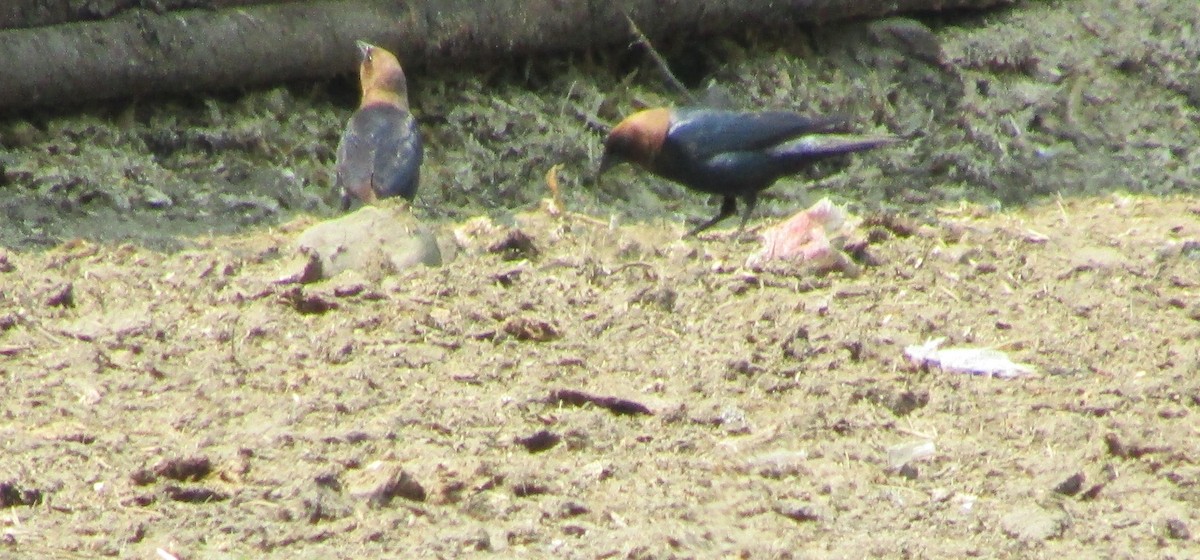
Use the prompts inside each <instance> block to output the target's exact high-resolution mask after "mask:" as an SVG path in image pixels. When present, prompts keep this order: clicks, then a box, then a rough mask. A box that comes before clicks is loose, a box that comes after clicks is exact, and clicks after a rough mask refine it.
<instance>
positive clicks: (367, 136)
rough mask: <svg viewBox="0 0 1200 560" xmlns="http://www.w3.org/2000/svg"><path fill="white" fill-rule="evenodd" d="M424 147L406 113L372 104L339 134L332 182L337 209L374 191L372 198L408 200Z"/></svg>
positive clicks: (410, 198)
mask: <svg viewBox="0 0 1200 560" xmlns="http://www.w3.org/2000/svg"><path fill="white" fill-rule="evenodd" d="M423 157H424V147H423V146H422V144H421V135H420V132H419V131H418V129H417V121H416V119H414V118H413V116H412V114H411V113H409V112H408V111H407V110H405V109H402V108H400V107H396V106H395V105H390V104H382V103H381V104H375V105H369V106H366V107H363V108H361V109H359V110H358V111H356V112H355V113H354V115H353V116H352V117H350V122H349V123H348V124H347V126H346V131H345V132H344V133H343V134H342V140H341V143H340V144H339V145H338V152H337V161H338V165H337V183H338V185H339V186H340V187H341V188H342V205H343V207H349V205H350V203H351V197H352V196H354V195H355V193H357V194H358V196H359V197H360V198H364V197H365V196H366V195H367V191H373V196H374V197H377V198H389V197H394V196H399V197H403V198H405V199H408V200H412V199H413V197H414V196H416V194H417V184H418V183H419V182H420V174H421V160H422V159H423Z"/></svg>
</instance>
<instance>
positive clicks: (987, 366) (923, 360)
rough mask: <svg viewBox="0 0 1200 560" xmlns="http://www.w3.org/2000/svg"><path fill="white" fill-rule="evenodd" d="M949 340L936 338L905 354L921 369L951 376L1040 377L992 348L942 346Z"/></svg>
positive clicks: (914, 346)
mask: <svg viewBox="0 0 1200 560" xmlns="http://www.w3.org/2000/svg"><path fill="white" fill-rule="evenodd" d="M945 341H946V339H945V338H935V339H933V340H930V341H928V342H926V343H925V344H921V345H913V346H908V347H906V348H905V349H904V355H905V356H906V357H908V359H909V360H910V361H911V362H912V363H913V364H914V365H916V366H917V367H930V368H938V369H940V370H942V371H947V372H950V373H966V374H970V375H983V376H987V377H998V378H1000V379H1014V378H1018V377H1029V376H1035V375H1037V370H1036V369H1035V368H1034V367H1033V366H1031V365H1029V364H1019V363H1015V362H1013V361H1012V360H1009V359H1008V355H1007V354H1005V353H1004V352H1001V351H999V350H992V349H990V348H946V349H941V348H939V346H941V345H942V343H943V342H945Z"/></svg>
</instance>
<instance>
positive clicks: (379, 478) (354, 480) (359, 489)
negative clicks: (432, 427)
mask: <svg viewBox="0 0 1200 560" xmlns="http://www.w3.org/2000/svg"><path fill="white" fill-rule="evenodd" d="M348 478H350V481H349V484H348V485H347V486H348V487H349V488H350V495H351V496H353V497H355V498H357V499H360V500H365V501H366V502H367V504H368V505H370V506H371V507H376V508H378V507H385V506H387V505H389V504H391V503H392V499H393V498H404V499H406V500H412V501H414V502H424V501H425V496H426V493H425V488H423V487H422V486H421V484H420V483H418V482H417V481H416V479H414V478H413V477H412V476H411V475H409V474H408V472H407V471H405V470H404V469H403V468H402V467H401V466H400V465H397V464H393V463H384V462H382V461H376V462H374V463H372V464H370V465H368V466H367V468H365V469H362V470H361V471H356V472H353V473H351V475H350V476H349V477H348Z"/></svg>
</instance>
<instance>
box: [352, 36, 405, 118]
mask: <svg viewBox="0 0 1200 560" xmlns="http://www.w3.org/2000/svg"><path fill="white" fill-rule="evenodd" d="M356 44H357V45H358V51H359V57H360V59H361V60H360V63H359V65H358V77H359V81H361V82H362V93H363V97H362V106H364V107H365V106H367V105H370V104H374V103H388V104H391V105H397V106H399V107H403V108H405V109H407V108H408V81H407V80H406V79H405V78H404V69H403V68H401V67H400V61H399V60H396V56H395V55H393V54H392V53H390V52H388V51H387V50H385V49H382V48H380V47H377V46H375V45H372V44H370V43H367V42H365V41H358V42H357V43H356Z"/></svg>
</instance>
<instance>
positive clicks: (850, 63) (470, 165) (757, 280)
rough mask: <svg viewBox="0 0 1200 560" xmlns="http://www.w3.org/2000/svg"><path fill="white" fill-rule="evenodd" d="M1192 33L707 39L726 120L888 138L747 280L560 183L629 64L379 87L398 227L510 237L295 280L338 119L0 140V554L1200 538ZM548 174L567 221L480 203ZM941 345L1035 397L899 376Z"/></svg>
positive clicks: (669, 220)
mask: <svg viewBox="0 0 1200 560" xmlns="http://www.w3.org/2000/svg"><path fill="white" fill-rule="evenodd" d="M1198 19H1200V14H1197V13H1196V11H1195V10H1194V6H1189V5H1187V3H1185V2H1180V3H1171V2H1159V3H1155V2H1140V3H1138V2H1116V3H1113V2H1110V1H1109V0H1104V1H1101V0H1094V1H1090V0H1089V1H1078V2H1061V3H1057V2H1038V3H1027V4H1023V5H1021V6H1019V7H1017V8H1015V9H1012V10H1006V11H1001V12H994V13H991V14H986V15H979V16H973V15H967V16H963V15H960V16H955V17H952V18H940V19H939V18H936V17H933V16H930V17H929V19H927V20H925V23H927V24H928V25H929V27H930V28H931V29H932V31H931V32H929V33H928V34H925V33H923V32H922V31H921V28H920V26H919V25H918V26H917V27H916V28H915V29H914V28H912V27H911V25H912V22H905V21H893V22H891V23H887V24H883V25H882V26H881V24H879V23H877V22H865V23H859V24H852V25H850V26H846V27H837V28H832V29H824V30H808V31H806V32H805V33H802V34H799V35H803V36H802V37H799V38H796V39H794V40H793V39H789V36H787V35H785V36H783V37H773V38H770V39H763V40H761V41H760V40H759V39H748V40H747V41H744V42H742V43H737V42H733V43H727V42H714V43H706V44H705V45H704V46H703V48H702V49H701V50H702V51H703V52H702V54H703V56H702V57H701V58H702V59H703V60H705V61H707V64H708V65H709V66H710V68H709V69H708V71H707V72H704V74H705V75H706V77H712V78H714V79H717V80H718V81H719V82H721V83H723V84H725V85H727V86H728V87H729V89H730V91H731V94H732V96H733V98H734V101H735V102H737V103H741V104H744V105H746V106H760V105H767V106H776V107H779V106H782V107H790V108H801V109H804V108H807V109H812V110H819V111H827V110H839V111H844V112H846V113H848V114H851V115H855V116H856V117H858V118H859V119H860V120H861V121H862V122H863V123H864V127H877V128H886V129H888V130H892V131H894V132H897V133H905V134H908V133H917V134H915V135H914V136H913V138H912V139H911V141H910V142H908V143H906V144H905V145H904V146H902V147H897V148H895V149H888V150H881V151H879V152H877V153H873V154H870V155H867V156H863V157H861V158H856V159H855V160H854V161H852V162H850V163H848V164H847V165H846V166H844V167H843V168H842V169H840V170H826V171H827V174H826V175H825V176H824V178H822V179H820V180H819V181H817V182H816V183H814V184H813V185H812V186H811V189H812V191H814V193H816V194H820V195H826V194H828V195H831V196H834V197H835V198H837V199H838V200H839V201H840V202H843V203H845V204H848V205H849V206H850V207H851V209H852V211H854V212H855V213H858V214H861V215H863V216H865V217H868V218H870V219H869V220H868V222H867V223H868V224H870V225H868V226H866V227H865V232H866V233H867V238H868V239H870V240H871V243H870V245H869V246H868V247H867V249H866V253H867V255H869V257H870V260H871V261H873V262H874V263H875V264H873V265H871V266H864V268H863V270H862V273H861V274H860V275H858V276H856V277H846V276H843V275H840V274H829V275H819V274H813V273H812V272H811V271H805V270H802V269H787V268H783V269H772V270H770V271H765V272H754V271H751V270H748V269H746V268H744V267H742V266H741V265H742V263H743V262H744V261H745V260H746V257H747V255H749V254H750V253H752V252H754V251H755V250H756V249H757V245H756V244H754V243H753V242H746V241H735V240H732V239H729V238H728V236H727V235H724V234H722V233H720V232H718V233H715V234H714V235H712V236H709V237H707V238H705V239H680V235H681V234H682V232H683V231H684V229H685V225H684V218H685V217H691V218H694V217H698V216H707V215H709V214H710V213H711V212H712V211H713V209H712V208H711V207H704V206H702V205H703V204H704V203H705V200H704V197H700V196H697V195H695V194H692V193H687V192H685V191H683V190H681V189H677V188H676V187H673V186H670V185H666V184H664V183H662V182H658V181H654V180H651V179H647V178H646V177H644V176H641V175H639V174H636V173H634V172H622V173H618V174H615V175H614V180H613V181H612V182H606V184H605V186H603V187H595V188H593V186H592V185H590V184H589V183H587V181H586V180H584V179H583V178H584V177H585V176H586V174H587V173H588V172H589V170H590V169H591V168H592V166H593V165H594V159H595V155H596V154H595V151H596V149H597V145H598V141H597V139H596V137H595V135H594V134H593V133H592V132H589V131H588V130H587V128H586V124H585V123H584V122H583V121H581V120H580V118H579V115H580V114H584V115H589V116H594V117H596V118H599V119H601V120H607V121H612V120H614V119H615V118H616V116H618V115H619V114H621V113H623V112H625V111H627V110H629V108H630V107H631V106H632V105H634V104H635V103H637V102H648V103H652V104H653V103H665V102H670V98H669V97H668V95H667V94H664V93H663V92H662V91H661V89H655V87H654V85H653V82H654V79H653V78H651V77H647V76H653V75H654V74H653V69H652V68H645V67H643V68H641V70H640V72H641V74H638V73H634V74H631V75H632V76H633V77H631V78H628V79H626V78H625V73H624V71H623V70H619V69H618V68H620V65H619V64H615V63H614V64H609V65H605V64H598V65H591V63H586V62H585V61H573V62H570V63H561V64H560V63H547V64H545V65H542V66H538V65H532V66H530V67H529V68H532V71H533V72H534V73H535V74H539V73H542V74H539V75H538V76H534V77H532V78H529V81H526V82H518V81H514V80H513V79H512V78H511V77H505V76H499V77H497V76H486V75H485V76H471V77H467V76H465V75H449V77H439V78H435V77H434V76H432V75H428V74H426V75H424V77H422V74H420V73H417V74H416V79H415V80H414V82H415V83H414V87H413V91H414V92H416V96H417V97H416V99H415V100H414V106H416V107H418V111H421V113H420V114H419V116H420V117H422V123H423V127H424V130H425V131H426V133H427V135H428V138H429V145H430V149H429V156H428V161H427V166H426V169H427V175H426V178H425V180H424V182H423V184H422V189H423V190H422V192H421V194H419V196H418V202H417V205H416V213H417V214H418V215H420V216H422V217H425V218H428V219H430V220H431V221H437V220H439V219H441V220H445V224H444V228H445V229H444V230H443V232H442V233H443V236H448V235H449V234H448V233H447V231H448V229H449V228H451V227H453V226H454V223H455V222H456V221H459V220H461V219H463V218H466V217H469V216H472V215H475V214H478V213H481V212H486V213H488V214H491V215H493V216H496V221H497V222H500V223H513V224H515V227H517V228H518V229H520V231H522V232H524V233H525V234H526V235H527V236H528V238H529V240H530V243H529V244H527V245H524V246H520V247H517V248H516V249H515V250H510V251H500V252H488V251H470V250H468V251H464V252H463V253H462V254H460V255H459V256H458V257H457V258H456V259H454V260H453V261H451V262H450V263H448V264H447V265H445V266H442V267H439V268H423V267H422V268H415V269H410V270H405V271H402V272H399V273H395V274H382V273H380V272H379V271H364V272H363V273H361V274H358V273H354V272H351V273H346V274H343V275H341V276H338V277H336V278H333V279H331V280H328V281H322V282H315V283H311V284H304V285H297V284H288V283H279V282H278V280H279V279H280V278H283V277H286V276H287V275H289V274H291V273H293V272H295V267H296V262H297V261H296V258H295V247H294V244H295V240H296V238H297V237H298V235H299V234H300V232H301V231H302V230H303V229H304V228H305V227H307V226H309V225H311V224H313V223H315V222H317V221H319V220H321V219H324V218H327V217H330V216H332V215H334V212H333V210H332V209H331V208H330V203H331V202H332V200H333V197H332V196H331V195H330V194H329V193H328V167H329V164H330V161H329V159H330V157H331V150H332V146H333V145H335V144H336V138H337V134H338V132H339V131H340V126H341V123H342V122H343V120H344V118H345V117H346V115H348V112H349V106H350V105H352V101H351V102H347V101H346V100H345V99H343V98H342V97H339V96H338V95H334V94H330V93H327V92H324V90H322V89H321V88H319V87H314V88H313V92H310V93H297V92H299V91H303V88H302V87H301V88H299V89H298V88H297V87H296V86H291V87H288V88H280V89H277V90H272V91H268V92H251V93H249V94H247V95H245V96H240V97H238V98H236V99H232V100H220V99H206V100H201V101H195V102H190V101H186V100H162V101H147V102H143V103H142V104H139V105H133V106H130V107H128V108H116V109H114V108H98V109H95V110H94V111H88V112H83V113H79V114H67V115H61V114H46V115H34V116H29V117H28V118H23V119H12V120H10V121H6V122H4V123H3V124H2V126H0V144H3V146H4V148H5V150H4V151H3V152H0V171H2V173H0V177H2V178H3V181H0V187H2V188H3V189H4V197H3V200H2V201H0V211H3V217H4V218H5V220H4V221H3V223H0V245H3V246H4V247H7V248H6V249H0V380H2V381H0V383H3V385H2V387H3V392H0V442H2V443H3V448H2V449H0V453H2V455H0V457H2V460H0V528H2V529H3V539H2V540H0V557H3V558H8V557H11V558H28V557H35V558H37V557H42V558H72V557H78V558H90V557H97V556H116V557H132V558H155V557H161V556H162V554H170V555H175V556H176V557H178V558H183V559H191V558H259V557H277V558H363V557H418V556H420V557H444V558H450V557H458V556H467V555H479V556H493V557H565V558H670V557H695V558H711V557H751V558H787V557H799V558H860V557H864V556H866V557H903V558H914V557H915V558H962V557H984V558H991V557H1010V558H1029V557H1044V558H1061V557H1110V558H1145V557H1160V558H1194V557H1197V556H1200V444H1197V441H1200V440H1198V436H1200V375H1198V374H1200V197H1198V196H1197V195H1195V194H1194V193H1195V191H1196V186H1197V180H1196V176H1197V172H1200V150H1198V148H1197V146H1200V116H1198V110H1197V107H1198V106H1200V93H1198V92H1200V56H1198V54H1200V36H1197V35H1196V34H1195V29H1200V27H1198V26H1200V22H1197V20H1198ZM931 37H932V38H934V39H935V40H934V41H933V43H932V44H933V45H934V46H936V47H937V48H934V49H931V48H930V44H931V43H929V42H928V41H926V39H929V38H931ZM897 38H900V39H897ZM669 48H670V47H664V49H669ZM692 54H695V53H692ZM672 56H673V57H674V58H675V59H676V60H677V61H678V60H679V59H681V58H682V59H686V58H687V57H688V56H689V55H688V52H686V51H685V52H684V53H683V54H680V53H678V52H676V53H674V54H673V55H672ZM680 67H685V66H684V65H680ZM529 68H527V70H528V69H529ZM558 70H561V73H556V71H558ZM501 73H502V72H501ZM543 74H544V75H543ZM639 76H640V77H639ZM614 84H615V85H614ZM866 123H871V124H866ZM515 139H520V141H516V140H515ZM555 163H563V164H565V166H566V167H565V170H564V185H565V188H566V195H567V202H568V204H569V206H570V207H571V208H572V209H574V210H579V211H583V212H587V213H589V214H591V215H594V216H597V217H598V218H600V219H599V220H598V221H599V222H600V223H599V224H597V223H593V222H592V221H587V220H580V219H572V218H565V219H556V218H551V217H549V216H547V215H545V214H543V213H541V212H539V211H532V212H527V213H519V211H520V210H521V209H523V208H528V207H530V206H532V205H534V204H535V203H536V202H537V200H538V199H539V198H540V197H542V196H544V195H545V187H544V185H543V183H542V175H543V174H544V173H545V171H546V169H547V168H548V167H549V166H550V165H551V164H555ZM803 184H804V181H801V180H796V181H785V182H781V184H780V185H779V186H777V187H776V188H775V189H773V190H772V191H770V192H771V194H772V198H771V199H770V200H768V201H766V203H765V204H764V208H763V209H762V210H761V211H760V213H759V214H758V215H757V219H756V220H755V223H756V224H760V225H761V224H764V223H768V222H769V221H773V220H775V219H777V218H778V217H779V216H783V215H786V214H790V213H791V212H794V211H795V210H796V209H798V208H800V207H803V206H805V205H806V203H807V200H806V199H807V198H809V195H806V194H804V193H803V190H802V189H801V188H800V187H801V185H803ZM510 210H512V211H518V213H517V214H516V216H515V217H514V216H510V215H506V213H507V212H508V211H510ZM296 214H299V216H298V217H294V215H296ZM610 215H616V216H618V217H619V218H620V219H616V220H612V221H611V223H613V224H616V227H608V226H607V225H605V224H607V223H609V222H610V220H609V219H608V217H609V216H610ZM76 238H82V239H76ZM939 337H945V338H947V339H948V340H947V343H946V344H947V345H950V346H967V347H978V348H997V349H1000V350H1003V351H1004V352H1006V353H1008V354H1009V355H1010V357H1012V358H1013V359H1014V360H1017V361H1019V362H1024V363H1027V364H1030V365H1032V366H1034V367H1036V368H1037V370H1038V372H1039V374H1038V375H1037V376H1036V377H1031V378H1024V379H1015V380H1002V379H992V378H983V377H972V376H966V375H962V374H956V373H949V372H943V371H939V370H927V369H921V368H915V367H912V366H911V364H910V363H909V362H908V360H906V359H905V358H904V355H903V352H904V348H905V347H906V346H908V345H912V344H921V343H924V342H926V341H927V340H930V339H933V338H939ZM930 443H931V444H932V450H933V451H932V454H930V455H929V456H927V457H923V458H920V459H917V460H913V461H911V462H909V463H907V464H904V465H899V464H897V461H896V457H897V456H898V450H901V449H905V448H910V449H911V448H913V447H916V446H922V445H925V447H924V449H926V450H928V449H929V448H928V447H927V444H930ZM160 550H161V551H162V554H160V553H159V551H160Z"/></svg>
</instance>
